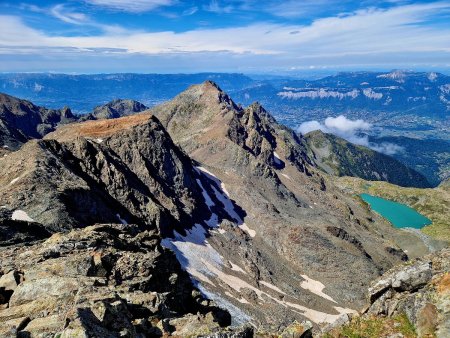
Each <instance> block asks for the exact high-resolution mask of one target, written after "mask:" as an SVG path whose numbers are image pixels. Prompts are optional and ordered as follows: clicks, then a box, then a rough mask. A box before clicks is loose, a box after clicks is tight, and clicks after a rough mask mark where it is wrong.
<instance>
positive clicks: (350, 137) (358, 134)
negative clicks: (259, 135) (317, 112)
mask: <svg viewBox="0 0 450 338" xmlns="http://www.w3.org/2000/svg"><path fill="white" fill-rule="evenodd" d="M371 128H372V124H370V123H369V122H366V121H364V120H362V119H358V120H351V119H348V118H346V117H345V116H343V115H339V116H338V117H327V118H326V119H325V121H324V123H320V122H318V121H307V122H303V123H302V124H300V126H299V127H298V128H297V131H298V132H299V133H302V134H307V133H309V132H311V131H314V130H321V131H322V132H324V133H328V134H333V135H336V136H339V137H341V138H343V139H345V140H347V141H349V142H351V143H353V144H357V145H361V146H364V147H368V148H370V149H373V150H375V151H378V152H380V153H383V154H386V155H394V154H396V153H398V152H400V151H403V147H401V146H398V145H396V144H393V143H389V142H383V143H381V144H375V143H372V142H369V137H368V136H367V134H364V133H363V132H369V131H370V129H371Z"/></svg>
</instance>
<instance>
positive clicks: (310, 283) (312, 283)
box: [300, 275, 336, 303]
mask: <svg viewBox="0 0 450 338" xmlns="http://www.w3.org/2000/svg"><path fill="white" fill-rule="evenodd" d="M301 276H302V278H303V279H304V281H303V282H302V283H301V284H300V287H302V288H303V289H305V290H308V291H311V292H312V293H315V294H316V295H318V296H320V297H322V298H325V299H328V300H329V301H332V302H334V303H336V301H335V300H334V299H333V298H331V297H330V296H328V295H327V294H325V293H323V289H324V288H325V285H323V284H322V283H321V282H319V281H317V280H314V279H312V278H309V277H308V276H307V275H301Z"/></svg>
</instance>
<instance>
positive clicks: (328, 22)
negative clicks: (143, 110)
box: [0, 0, 450, 67]
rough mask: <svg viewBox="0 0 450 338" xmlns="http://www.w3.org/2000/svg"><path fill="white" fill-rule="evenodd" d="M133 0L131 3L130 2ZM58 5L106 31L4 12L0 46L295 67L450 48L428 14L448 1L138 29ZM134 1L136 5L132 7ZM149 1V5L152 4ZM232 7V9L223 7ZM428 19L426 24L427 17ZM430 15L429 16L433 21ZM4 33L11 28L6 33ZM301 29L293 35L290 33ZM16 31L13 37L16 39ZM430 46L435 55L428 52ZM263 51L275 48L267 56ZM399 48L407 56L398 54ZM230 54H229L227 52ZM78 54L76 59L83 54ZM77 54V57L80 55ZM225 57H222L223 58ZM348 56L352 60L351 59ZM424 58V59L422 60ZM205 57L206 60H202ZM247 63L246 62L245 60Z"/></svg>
mask: <svg viewBox="0 0 450 338" xmlns="http://www.w3.org/2000/svg"><path fill="white" fill-rule="evenodd" d="M90 2H91V3H93V2H96V3H97V4H98V5H102V4H103V5H105V6H106V4H105V3H108V4H109V6H111V7H112V6H115V7H116V8H119V7H121V6H122V9H123V10H125V6H129V7H128V10H130V11H131V10H134V11H138V7H139V6H140V7H139V8H141V9H143V8H156V7H155V6H157V5H158V6H162V5H165V4H167V5H169V4H170V3H171V1H169V0H161V1H142V0H141V1H137V2H136V1H135V2H128V1H127V2H125V1H118V0H115V1H106V0H90ZM127 4H128V5H127ZM58 6H59V7H56V9H55V8H53V12H54V13H53V15H54V16H56V17H58V18H59V19H60V20H63V21H65V22H68V23H71V24H76V25H78V26H79V27H80V29H82V26H81V25H80V23H83V24H84V25H90V26H95V27H98V28H100V29H101V30H102V33H99V34H97V35H93V36H86V34H79V35H78V36H62V35H56V34H47V33H44V32H43V31H40V30H37V29H33V28H30V27H28V26H27V25H26V24H24V22H23V21H21V20H20V19H19V18H17V17H11V16H0V31H1V32H2V34H1V35H0V53H16V52H17V50H18V49H19V47H20V48H21V52H22V53H30V54H33V53H39V54H42V53H45V51H48V52H49V53H50V52H51V53H54V52H55V51H56V50H58V49H62V50H65V49H67V48H70V49H72V50H73V51H78V52H79V53H80V54H82V53H90V51H91V50H97V51H99V50H102V49H103V50H105V51H111V50H117V51H118V52H119V51H121V53H123V54H133V53H139V54H145V55H171V54H172V55H173V54H180V53H184V54H192V53H202V52H207V53H223V52H227V53H233V54H236V55H242V56H243V57H244V56H245V57H246V60H247V61H248V64H250V65H251V64H255V65H256V64H259V63H260V62H259V61H258V60H262V61H263V62H265V63H266V65H269V66H274V65H276V64H283V65H285V66H286V67H298V66H301V65H302V63H303V64H311V63H310V62H311V60H312V59H314V63H315V64H317V65H318V66H321V65H323V64H325V65H329V64H336V63H337V60H341V61H340V62H347V63H348V62H352V61H353V62H355V60H356V61H357V62H366V64H371V63H374V62H377V61H379V60H380V59H381V57H384V59H385V60H394V59H395V58H396V57H397V59H399V60H402V61H401V62H404V56H405V55H407V56H408V60H409V61H410V62H430V63H434V64H439V63H441V64H442V63H445V64H448V61H447V62H446V61H445V59H447V60H448V58H447V57H448V53H450V44H449V43H448V41H449V36H450V27H443V26H442V25H436V26H433V23H432V21H430V19H431V18H433V17H434V16H436V15H441V14H442V13H445V12H446V11H447V12H448V11H450V3H448V2H435V3H428V4H417V5H406V6H399V7H394V8H391V9H367V10H361V11H357V12H353V13H349V14H345V15H340V16H337V17H329V18H323V19H318V20H315V21H313V22H312V23H311V24H309V25H293V24H292V25H286V24H274V23H266V22H261V23H255V24H251V25H247V26H233V27H228V28H202V29H194V30H189V31H185V32H173V31H162V32H136V31H130V30H127V29H124V28H121V27H118V26H108V25H101V24H99V23H96V22H94V21H92V20H91V19H90V18H89V17H87V16H86V15H84V14H82V13H78V12H71V11H69V10H67V9H66V8H65V7H64V6H62V5H58ZM133 6H134V7H133ZM149 6H150V7H149ZM209 6H210V8H211V9H213V10H219V8H221V9H220V10H222V11H223V10H224V9H223V5H220V4H219V3H218V2H217V1H213V2H210V3H209ZM225 10H226V11H227V10H230V9H225ZM425 21H427V24H426V25H423V23H424V22H425ZM430 22H431V23H430ZM6 32H10V33H11V34H12V35H10V34H9V33H8V34H7V33H6ZM292 32H296V34H292ZM12 37H14V38H12ZM430 53H434V54H433V58H430ZM264 55H271V58H270V60H269V59H265V58H264V57H263V56H264ZM399 55H401V56H403V57H401V58H400V57H399ZM227 57H228V56H227ZM78 60H79V59H78ZM78 60H77V61H78ZM224 60H225V59H224ZM349 60H351V61H349ZM422 60H425V61H422ZM199 62H201V60H199ZM241 64H242V62H241Z"/></svg>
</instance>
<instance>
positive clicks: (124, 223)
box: [116, 214, 128, 225]
mask: <svg viewBox="0 0 450 338" xmlns="http://www.w3.org/2000/svg"><path fill="white" fill-rule="evenodd" d="M116 217H117V218H118V220H119V221H120V223H122V224H123V225H128V222H127V221H125V220H124V219H123V218H122V217H120V214H116Z"/></svg>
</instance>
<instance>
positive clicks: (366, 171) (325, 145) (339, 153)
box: [305, 130, 430, 188]
mask: <svg viewBox="0 0 450 338" xmlns="http://www.w3.org/2000/svg"><path fill="white" fill-rule="evenodd" d="M305 139H306V141H307V143H308V146H309V148H310V149H311V154H310V156H311V157H312V158H314V160H315V162H316V163H317V165H318V166H319V167H320V168H321V169H322V170H324V171H325V172H327V173H329V174H331V175H336V176H354V177H359V178H362V179H366V180H372V181H386V182H389V183H393V184H396V185H399V186H403V187H417V188H429V187H430V183H428V181H427V179H426V178H425V177H424V176H423V175H421V174H419V173H418V172H417V171H415V170H413V169H410V168H408V167H407V166H405V165H404V164H402V163H400V162H399V161H397V160H396V159H394V158H392V157H390V156H387V155H384V154H381V153H378V152H376V151H374V150H372V149H369V148H366V147H363V146H358V145H355V144H352V143H350V142H347V141H346V140H344V139H342V138H340V137H337V136H335V135H332V134H325V133H323V132H322V131H319V130H317V131H313V132H310V133H308V134H307V135H306V137H305Z"/></svg>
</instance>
